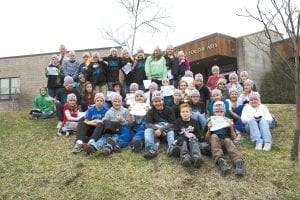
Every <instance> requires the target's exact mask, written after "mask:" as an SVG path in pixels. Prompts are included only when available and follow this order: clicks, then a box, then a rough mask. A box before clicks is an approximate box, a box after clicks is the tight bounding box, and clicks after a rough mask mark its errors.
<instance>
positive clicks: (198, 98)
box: [191, 96, 200, 103]
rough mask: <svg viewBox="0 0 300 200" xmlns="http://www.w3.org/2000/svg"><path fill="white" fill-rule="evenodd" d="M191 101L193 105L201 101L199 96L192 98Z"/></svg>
mask: <svg viewBox="0 0 300 200" xmlns="http://www.w3.org/2000/svg"><path fill="white" fill-rule="evenodd" d="M191 100H192V102H193V103H198V102H199V101H200V97H199V96H191Z"/></svg>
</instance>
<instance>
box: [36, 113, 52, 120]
mask: <svg viewBox="0 0 300 200" xmlns="http://www.w3.org/2000/svg"><path fill="white" fill-rule="evenodd" d="M53 114H54V112H53V111H48V112H46V113H35V112H34V113H32V117H36V118H38V119H47V118H49V117H51V116H52V115H53Z"/></svg>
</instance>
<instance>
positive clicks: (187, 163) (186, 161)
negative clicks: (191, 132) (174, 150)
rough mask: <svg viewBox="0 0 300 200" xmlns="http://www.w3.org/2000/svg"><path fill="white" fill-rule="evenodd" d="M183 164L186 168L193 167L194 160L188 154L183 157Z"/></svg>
mask: <svg viewBox="0 0 300 200" xmlns="http://www.w3.org/2000/svg"><path fill="white" fill-rule="evenodd" d="M181 164H182V165H183V166H185V167H190V166H192V158H191V156H190V155H188V154H186V155H183V156H182V157H181Z"/></svg>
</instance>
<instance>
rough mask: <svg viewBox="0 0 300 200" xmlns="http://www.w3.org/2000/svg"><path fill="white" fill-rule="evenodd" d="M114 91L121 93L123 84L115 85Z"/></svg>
mask: <svg viewBox="0 0 300 200" xmlns="http://www.w3.org/2000/svg"><path fill="white" fill-rule="evenodd" d="M114 91H115V92H118V93H120V92H121V86H119V85H115V87H114Z"/></svg>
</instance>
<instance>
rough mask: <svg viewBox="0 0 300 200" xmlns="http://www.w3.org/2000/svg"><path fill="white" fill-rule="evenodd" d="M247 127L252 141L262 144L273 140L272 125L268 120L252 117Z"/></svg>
mask: <svg viewBox="0 0 300 200" xmlns="http://www.w3.org/2000/svg"><path fill="white" fill-rule="evenodd" d="M245 128H246V131H247V132H248V133H250V138H251V141H252V142H255V143H261V144H263V143H266V142H270V143H271V142H272V135H271V132H270V125H269V122H268V121H267V120H265V119H263V118H262V119H260V120H259V121H257V120H255V119H251V120H249V121H248V123H247V124H246V127H245Z"/></svg>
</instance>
